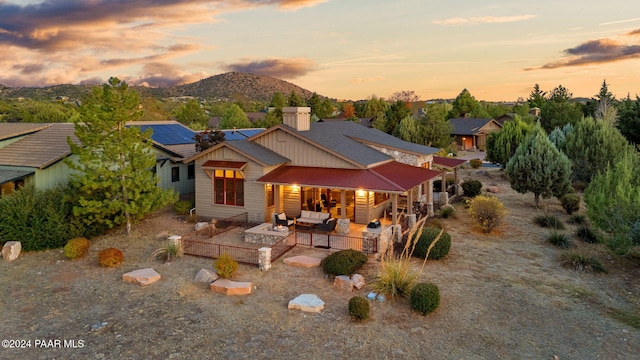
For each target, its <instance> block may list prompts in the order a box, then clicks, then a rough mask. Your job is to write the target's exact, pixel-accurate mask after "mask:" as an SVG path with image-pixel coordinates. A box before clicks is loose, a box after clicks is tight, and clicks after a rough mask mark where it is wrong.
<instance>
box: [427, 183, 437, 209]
mask: <svg viewBox="0 0 640 360" xmlns="http://www.w3.org/2000/svg"><path fill="white" fill-rule="evenodd" d="M434 215H435V213H434V212H433V180H429V183H428V186H427V216H429V217H433V216H434Z"/></svg>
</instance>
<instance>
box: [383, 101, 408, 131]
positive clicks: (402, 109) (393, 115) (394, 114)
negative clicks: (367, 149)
mask: <svg viewBox="0 0 640 360" xmlns="http://www.w3.org/2000/svg"><path fill="white" fill-rule="evenodd" d="M410 115H411V107H410V105H409V104H407V103H406V102H404V101H403V100H397V101H396V102H394V103H392V104H391V106H389V108H387V112H386V113H385V118H386V119H387V121H386V124H385V130H384V132H386V133H388V134H391V133H392V132H393V130H394V129H395V128H396V126H398V123H400V121H401V120H402V119H404V118H405V117H407V116H410Z"/></svg>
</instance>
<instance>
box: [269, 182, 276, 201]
mask: <svg viewBox="0 0 640 360" xmlns="http://www.w3.org/2000/svg"><path fill="white" fill-rule="evenodd" d="M275 190H276V189H275V185H273V184H267V206H273V205H275V203H276V191H275Z"/></svg>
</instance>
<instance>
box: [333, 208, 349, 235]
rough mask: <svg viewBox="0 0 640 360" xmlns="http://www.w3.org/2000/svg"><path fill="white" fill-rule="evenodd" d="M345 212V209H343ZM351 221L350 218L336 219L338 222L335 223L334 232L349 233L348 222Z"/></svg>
mask: <svg viewBox="0 0 640 360" xmlns="http://www.w3.org/2000/svg"><path fill="white" fill-rule="evenodd" d="M343 212H345V211H343ZM350 223H351V220H349V219H344V218H343V219H338V222H337V223H336V233H337V234H338V235H349V224H350Z"/></svg>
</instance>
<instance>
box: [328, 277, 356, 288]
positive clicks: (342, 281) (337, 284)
mask: <svg viewBox="0 0 640 360" xmlns="http://www.w3.org/2000/svg"><path fill="white" fill-rule="evenodd" d="M333 287H334V288H338V289H340V290H347V291H353V281H351V278H350V277H348V276H347V275H338V276H336V278H335V279H334V280H333Z"/></svg>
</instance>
